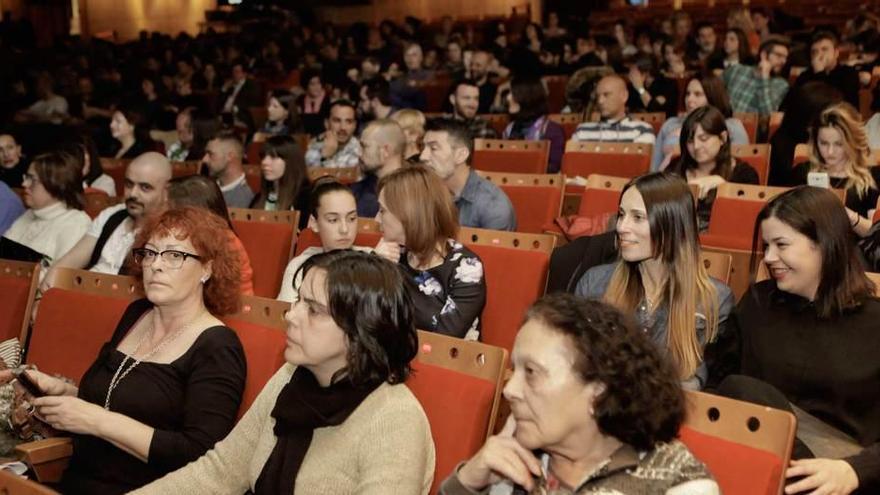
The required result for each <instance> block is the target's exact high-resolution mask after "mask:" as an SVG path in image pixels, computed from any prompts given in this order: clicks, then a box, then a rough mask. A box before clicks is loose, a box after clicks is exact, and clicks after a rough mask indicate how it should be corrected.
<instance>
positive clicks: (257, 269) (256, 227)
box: [232, 220, 293, 297]
mask: <svg viewBox="0 0 880 495" xmlns="http://www.w3.org/2000/svg"><path fill="white" fill-rule="evenodd" d="M232 227H233V228H234V229H235V233H236V234H238V238H239V239H241V243H242V244H244V249H245V251H247V254H248V257H249V258H250V261H251V268H253V270H254V294H255V295H258V296H263V297H275V296H276V295H278V289H279V288H280V287H281V277H282V276H283V275H284V268H285V267H286V266H287V262H288V261H289V259H290V250H291V245H292V243H293V225H290V224H284V223H274V222H249V221H242V220H233V221H232Z"/></svg>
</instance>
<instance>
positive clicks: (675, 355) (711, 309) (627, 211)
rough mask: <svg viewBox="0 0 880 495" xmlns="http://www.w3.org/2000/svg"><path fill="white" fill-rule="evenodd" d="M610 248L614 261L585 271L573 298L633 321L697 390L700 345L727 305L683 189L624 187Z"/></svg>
mask: <svg viewBox="0 0 880 495" xmlns="http://www.w3.org/2000/svg"><path fill="white" fill-rule="evenodd" d="M617 244H618V249H619V258H618V261H617V262H616V263H611V264H607V265H600V266H596V267H594V268H591V269H590V270H588V271H587V272H586V273H585V274H584V276H583V277H582V278H581V280H580V281H579V282H578V285H577V289H576V290H575V293H576V294H578V295H580V296H583V297H587V298H593V299H603V300H604V301H605V302H607V303H609V304H611V305H613V306H615V307H617V308H618V309H620V310H621V311H623V312H624V313H627V314H631V315H634V316H635V319H636V321H637V322H638V324H639V326H640V327H641V328H642V330H643V331H645V332H646V333H648V334H649V335H650V336H651V338H652V339H653V340H654V342H655V343H656V344H657V345H659V346H661V347H662V348H664V349H665V350H666V352H667V354H668V355H669V357H670V358H671V360H672V362H673V363H674V364H675V366H676V369H677V370H678V374H679V377H680V378H681V380H682V381H683V382H684V383H683V385H684V386H685V387H688V388H694V389H699V388H702V386H703V384H704V383H705V382H706V378H707V376H708V364H707V363H706V362H705V360H704V356H705V355H706V352H705V350H706V346H707V345H709V344H711V343H713V342H715V341H716V338H717V337H718V336H719V334H721V333H723V332H724V327H725V326H726V323H727V317H728V315H729V314H730V312H731V310H732V309H733V306H734V299H733V294H732V293H731V291H730V289H729V288H728V287H727V286H726V285H724V284H723V283H722V282H720V281H718V280H715V279H712V278H711V277H709V275H708V273H706V268H705V267H704V265H703V263H701V262H700V245H699V230H698V229H697V217H696V211H695V208H694V199H693V196H692V194H691V191H690V188H689V187H688V185H687V183H686V182H685V181H684V180H683V179H681V178H680V177H677V176H675V175H673V174H668V173H654V174H648V175H643V176H641V177H637V178H635V179H633V180H631V181H630V182H629V183H628V184H627V185H626V186H625V187H624V188H623V193H622V195H621V198H620V206H619V211H618V218H617Z"/></svg>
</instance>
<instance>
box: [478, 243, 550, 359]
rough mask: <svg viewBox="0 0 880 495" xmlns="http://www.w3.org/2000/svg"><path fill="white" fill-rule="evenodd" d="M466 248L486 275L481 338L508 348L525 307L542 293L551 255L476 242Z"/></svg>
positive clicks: (510, 346)
mask: <svg viewBox="0 0 880 495" xmlns="http://www.w3.org/2000/svg"><path fill="white" fill-rule="evenodd" d="M468 248H469V249H471V250H472V251H473V252H474V253H476V254H477V256H479V257H480V259H481V260H482V261H483V271H484V274H485V277H486V294H487V300H486V307H485V309H483V322H482V336H481V340H482V341H483V342H485V343H487V344H491V345H494V346H498V347H503V348H504V349H507V350H508V351H509V350H511V349H512V348H513V341H514V339H515V338H516V332H517V330H519V327H520V324H521V323H522V319H523V316H524V315H525V312H526V309H528V307H529V306H531V304H532V303H533V302H535V300H537V299H538V298H539V297H541V295H543V294H544V289H545V287H546V285H547V270H548V269H549V267H550V255H549V254H548V253H546V252H539V251H527V250H524V249H511V248H503V247H496V246H485V245H477V244H468Z"/></svg>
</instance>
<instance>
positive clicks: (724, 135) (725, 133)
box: [719, 131, 728, 143]
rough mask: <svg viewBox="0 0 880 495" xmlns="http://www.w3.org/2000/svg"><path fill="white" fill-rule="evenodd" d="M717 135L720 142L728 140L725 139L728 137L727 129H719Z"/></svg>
mask: <svg viewBox="0 0 880 495" xmlns="http://www.w3.org/2000/svg"><path fill="white" fill-rule="evenodd" d="M719 137H721V142H722V143H726V142H728V141H727V138H728V134H727V131H721V134H719Z"/></svg>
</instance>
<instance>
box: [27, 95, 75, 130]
mask: <svg viewBox="0 0 880 495" xmlns="http://www.w3.org/2000/svg"><path fill="white" fill-rule="evenodd" d="M28 111H29V112H30V113H32V114H34V115H36V116H37V117H38V118H39V119H40V120H44V121H49V122H53V123H61V121H62V117H65V116H67V100H66V99H64V97H63V96H60V95H53V96H52V97H51V98H49V99H48V100H37V101H36V102H35V103H34V104H33V105H31V106H30V107H29V108H28Z"/></svg>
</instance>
